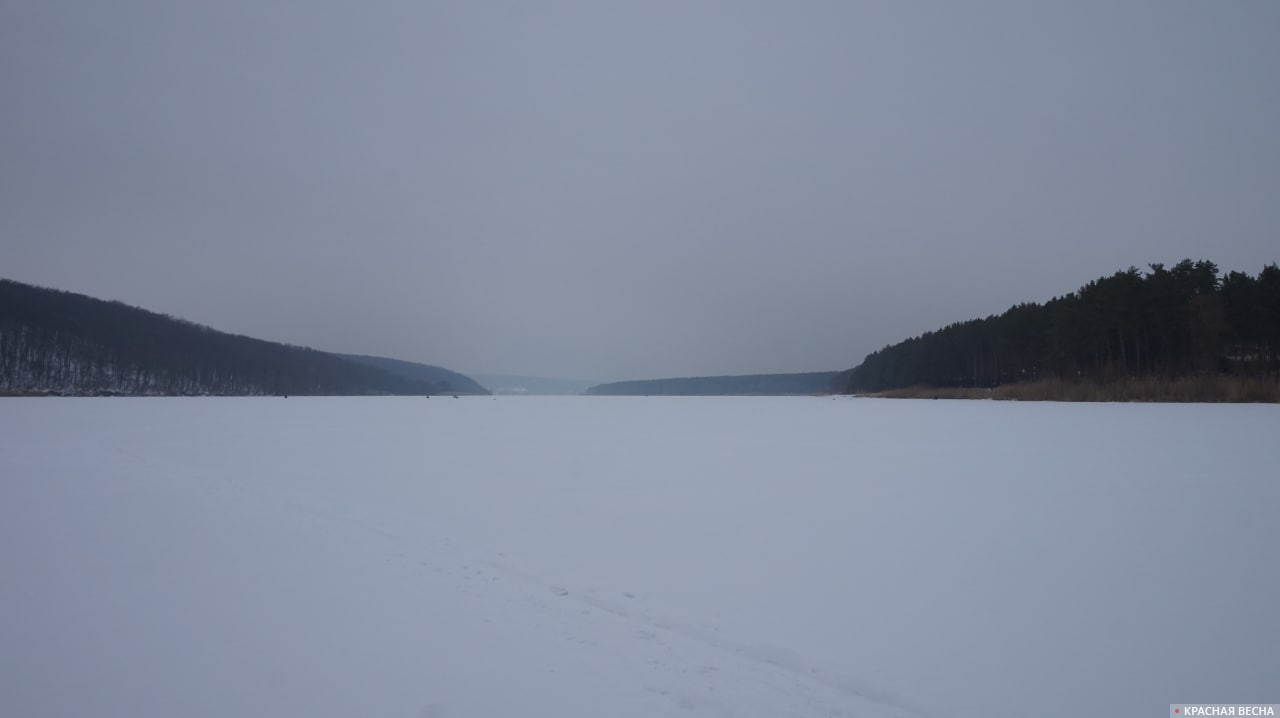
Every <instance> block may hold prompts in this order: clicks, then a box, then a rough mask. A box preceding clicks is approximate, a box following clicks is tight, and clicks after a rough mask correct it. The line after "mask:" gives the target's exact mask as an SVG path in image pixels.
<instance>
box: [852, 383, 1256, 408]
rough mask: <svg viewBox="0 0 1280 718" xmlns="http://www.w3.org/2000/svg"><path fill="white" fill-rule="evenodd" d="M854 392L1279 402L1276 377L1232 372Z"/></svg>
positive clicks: (1003, 398) (999, 398) (882, 395)
mask: <svg viewBox="0 0 1280 718" xmlns="http://www.w3.org/2000/svg"><path fill="white" fill-rule="evenodd" d="M855 396H863V397H874V398H884V399H994V400H997V401H1070V402H1147V403H1194V404H1240V403H1257V404H1273V403H1280V379H1274V378H1265V377H1233V376H1192V377H1183V378H1179V379H1155V378H1142V379H1122V380H1117V381H1109V382H1099V381H1090V380H1081V381H1065V380H1062V379H1043V380H1038V381H1027V382H1018V383H1016V384H1002V385H1000V386H996V387H989V388H987V387H930V386H910V387H904V388H902V389H886V390H884V391H877V392H869V393H859V394H855Z"/></svg>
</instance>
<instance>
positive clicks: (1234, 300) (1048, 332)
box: [836, 259, 1280, 393]
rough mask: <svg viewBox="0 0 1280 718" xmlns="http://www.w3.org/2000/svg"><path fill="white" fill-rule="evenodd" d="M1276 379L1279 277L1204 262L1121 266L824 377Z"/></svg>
mask: <svg viewBox="0 0 1280 718" xmlns="http://www.w3.org/2000/svg"><path fill="white" fill-rule="evenodd" d="M1278 373H1280V268H1277V266H1276V265H1275V264H1274V263H1272V264H1268V265H1266V266H1265V267H1263V268H1262V271H1261V272H1259V273H1258V275H1257V276H1251V275H1249V274H1245V273H1242V272H1234V271H1233V272H1230V273H1228V274H1226V275H1225V276H1220V275H1219V271H1218V265H1216V264H1214V263H1213V262H1210V261H1203V260H1202V261H1196V262H1193V261H1191V260H1190V259H1184V260H1182V261H1181V262H1178V263H1177V264H1175V265H1173V266H1172V267H1166V266H1165V265H1163V264H1151V265H1149V269H1148V270H1147V271H1145V272H1144V271H1140V270H1138V269H1137V268H1136V267H1129V268H1128V269H1126V270H1124V271H1119V272H1116V273H1115V274H1113V275H1111V276H1109V277H1101V278H1099V279H1096V280H1094V281H1092V282H1089V283H1088V284H1086V285H1084V286H1083V287H1081V288H1080V289H1079V290H1077V291H1075V292H1071V293H1068V294H1066V295H1063V296H1060V297H1054V298H1052V299H1050V300H1049V301H1047V302H1045V303H1043V304H1038V303H1035V302H1030V303H1024V304H1018V305H1016V306H1013V307H1011V308H1009V310H1008V311H1006V312H1004V313H1003V314H1000V315H992V316H989V317H987V318H985V319H972V320H969V321H964V322H958V323H955V324H952V325H950V326H947V327H945V328H943V329H939V330H937V331H932V332H926V333H924V334H922V335H920V336H918V337H914V338H912V339H908V340H906V341H903V342H900V343H898V344H893V345H890V346H887V347H885V348H883V349H881V350H879V351H876V352H872V353H871V354H870V355H868V356H867V357H866V359H864V360H863V361H862V363H861V364H859V365H858V366H856V367H854V368H853V369H850V370H849V371H847V372H843V373H842V374H840V375H839V376H837V378H836V388H837V389H838V390H841V391H846V392H851V393H862V392H877V391H885V390H891V389H900V388H904V387H909V386H934V387H995V386H1000V385H1004V384H1011V383H1016V382H1022V381H1034V380H1040V379H1066V380H1090V381H1097V382H1111V381H1116V380H1121V379H1129V378H1152V377H1154V378H1160V379H1178V378H1184V377H1188V376H1195V375H1205V374H1230V375H1239V376H1248V377H1258V376H1265V377H1275V376H1277V374H1278Z"/></svg>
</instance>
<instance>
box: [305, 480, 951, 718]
mask: <svg viewBox="0 0 1280 718" xmlns="http://www.w3.org/2000/svg"><path fill="white" fill-rule="evenodd" d="M289 508H290V509H291V510H293V511H296V512H299V513H300V514H302V515H305V516H308V517H310V518H312V519H315V520H318V521H321V522H327V523H334V524H339V525H342V526H344V527H345V528H347V529H350V530H354V531H355V532H362V533H366V534H367V536H368V538H370V539H373V540H375V542H376V540H377V539H386V540H388V541H389V542H390V545H389V546H387V547H386V548H384V549H383V559H384V560H389V561H397V562H400V563H401V564H403V565H405V566H406V567H408V568H409V569H410V570H412V569H413V568H414V567H417V568H418V569H420V570H421V571H425V572H426V573H427V574H429V575H430V576H432V577H434V579H435V580H436V581H439V582H443V583H444V584H446V585H449V586H454V587H456V590H458V591H459V592H461V593H463V594H465V595H466V596H468V597H469V599H472V600H474V601H476V602H478V603H479V604H481V605H484V606H485V607H486V608H489V609H493V608H494V607H498V610H494V611H492V613H493V615H494V616H499V617H500V616H507V615H525V614H526V613H527V612H528V611H530V610H532V611H534V612H536V613H537V614H540V615H542V616H543V617H545V618H546V619H547V621H548V623H549V624H550V625H554V626H555V627H556V630H557V632H558V634H559V636H560V638H561V639H562V640H563V641H564V642H566V643H570V644H574V645H576V646H580V647H581V648H582V649H583V650H586V651H590V652H591V654H592V656H593V658H594V659H596V660H599V661H603V662H607V663H608V664H610V665H611V666H612V668H613V672H617V673H619V674H623V675H628V676H633V677H635V679H636V680H637V682H638V683H639V684H640V685H641V687H642V688H643V690H644V691H645V692H647V693H651V694H653V695H654V696H657V697H660V698H661V699H662V701H661V702H662V704H665V707H666V712H667V713H669V714H672V715H707V716H714V717H716V718H734V717H746V716H761V717H763V716H821V717H823V718H858V717H860V716H867V717H870V716H884V717H885V718H931V717H930V716H928V715H927V714H926V713H924V712H922V711H920V710H919V709H914V708H911V707H909V706H907V705H905V704H904V702H903V701H902V699H901V698H900V697H897V696H893V695H889V694H885V693H878V692H876V691H875V690H874V689H873V688H870V687H868V686H865V685H862V684H860V683H858V682H857V681H856V680H855V679H853V678H851V677H847V676H840V675H836V674H832V673H829V672H827V671H825V670H823V669H821V668H820V667H818V666H816V665H812V664H810V663H809V662H808V661H806V660H805V659H804V658H803V657H801V656H800V655H798V654H796V653H794V652H793V651H791V650H789V649H786V648H781V647H777V646H762V645H746V644H742V643H738V642H735V641H733V640H731V639H730V638H727V637H724V636H722V635H720V633H719V631H718V629H717V628H715V627H714V626H699V625H695V624H693V623H690V622H688V621H685V620H682V619H678V618H674V617H670V616H662V617H657V616H654V615H652V614H651V612H650V611H648V610H647V609H646V607H645V603H644V601H643V599H642V598H640V597H638V596H637V595H636V594H634V593H630V592H627V591H620V590H608V589H601V588H598V587H596V586H589V585H588V586H572V587H571V586H570V585H569V584H568V583H567V582H564V581H548V580H546V579H544V578H542V577H539V576H535V575H533V574H531V573H528V572H526V571H524V570H521V569H520V568H518V567H516V566H512V565H509V564H507V563H505V562H504V561H503V560H502V557H501V556H497V557H491V558H478V557H475V556H467V555H465V554H464V552H463V551H461V550H460V549H459V548H458V547H456V546H455V545H454V544H453V543H452V542H451V541H450V540H449V539H447V538H438V539H436V540H435V541H434V542H432V543H431V544H430V545H427V546H424V545H419V546H417V547H410V546H408V541H407V540H406V539H405V538H404V537H402V536H399V535H397V534H395V533H393V532H391V531H386V530H384V529H381V528H379V527H377V526H374V525H371V524H369V523H366V522H363V521H358V520H353V519H348V518H344V517H342V516H339V515H336V514H332V513H328V512H323V511H317V510H314V509H308V508H304V507H300V506H296V505H292V506H289ZM504 604H505V606H506V607H511V606H515V607H516V608H518V610H516V611H514V612H513V611H510V610H502V608H503V605H504ZM491 620H500V619H491ZM421 714H422V715H423V716H424V717H430V718H448V717H449V716H451V715H454V714H453V713H451V712H450V711H449V708H448V706H445V705H442V704H435V703H432V704H428V705H426V706H424V707H423V709H422V713H421Z"/></svg>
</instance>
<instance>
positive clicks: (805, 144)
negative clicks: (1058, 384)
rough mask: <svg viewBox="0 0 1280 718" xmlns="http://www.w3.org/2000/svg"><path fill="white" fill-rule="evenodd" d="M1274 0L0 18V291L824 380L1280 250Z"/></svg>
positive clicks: (447, 8) (510, 369)
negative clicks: (918, 343)
mask: <svg viewBox="0 0 1280 718" xmlns="http://www.w3.org/2000/svg"><path fill="white" fill-rule="evenodd" d="M1278 128H1280V2H1274V1H1272V0H1262V1H1259V2H1243V1H1237V0H1226V1H1223V2H1210V1H1206V0H1197V1H1195V2H1186V3H1184V2H1175V1H1173V0H1156V1H1153V2H1116V1H1115V0H1105V1H1103V2H1078V1H1075V0H1073V1H1071V2H1067V1H1064V2H1058V3H1053V4H1050V3H1040V2H1022V1H1019V2H1007V3H988V2H938V3H915V2H912V3H899V2H882V3H881V2H877V3H856V2H851V1H850V2H846V1H844V0H840V1H837V2H783V1H781V0H779V1H777V2H769V3H757V2H737V1H735V2H697V1H695V0H671V1H661V0H658V1H651V2H610V1H608V0H596V1H591V2H580V3H579V2H574V3H567V2H552V1H545V2H539V1H537V0H528V1H525V0H516V1H511V2H489V1H486V0H471V1H469V2H447V3H446V2H427V1H419V0H404V1H401V2H371V1H361V2H354V1H353V2H320V1H317V0H306V1H305V2H304V1H299V2H270V1H264V0H253V1H252V2H246V1H242V0H218V1H217V2H209V1H207V0H202V1H201V2H181V1H178V0H156V1H155V2H137V1H134V0H112V1H111V2H101V1H99V0H92V1H88V2H56V1H48V0H3V2H0V276H3V277H8V278H11V279H17V280H20V281H25V282H31V283H36V284H41V285H45V286H53V287H57V288H59V289H67V290H72V291H77V292H82V293H85V294H90V295H94V296H99V297H103V298H107V299H119V300H121V301H125V302H128V303H131V304H137V305H141V306H143V307H146V308H148V309H153V310H156V311H161V312H165V313H168V314H173V315H176V316H181V317H184V318H187V319H191V320H193V321H198V322H201V323H205V324H209V325H211V326H214V327H216V328H218V329H222V330H227V331H233V332H237V333H243V334H250V335H254V336H259V337H263V338H267V339H273V340H279V341H286V342H290V343H295V344H303V345H308V346H312V347H315V348H318V349H326V350H334V351H343V352H359V353H368V354H381V355H386V356H392V357H397V358H402V359H408V360H414V361H423V362H427V363H433V364H439V365H443V366H446V367H449V368H451V369H455V370H458V371H462V372H464V373H467V372H471V373H479V372H507V373H521V374H540V375H549V376H566V377H577V378H586V379H595V380H613V379H628V378H645V377H664V376H683V375H699V374H732V373H755V372H783V371H813V370H824V369H843V368H848V367H850V366H853V365H854V364H857V363H858V362H859V361H860V360H861V359H862V357H863V356H864V355H865V354H866V353H867V352H869V351H872V350H874V349H877V348H879V347H881V346H883V345H885V344H887V343H891V342H896V341H898V340H900V339H903V338H906V337H907V336H909V335H914V334H918V333H920V332H922V331H926V330H929V329H934V328H938V327H940V326H942V325H945V324H948V323H950V322H953V321H957V320H963V319H968V318H972V317H975V316H985V315H987V314H991V313H998V312H1001V311H1003V310H1004V309H1006V308H1007V307H1008V306H1010V305H1011V304H1014V303H1016V302H1019V301H1024V300H1045V299H1048V298H1050V297H1051V296H1054V295H1057V294H1062V293H1065V292H1067V291H1072V290H1074V289H1076V288H1078V287H1079V286H1080V285H1081V284H1082V283H1084V282H1086V281H1088V280H1090V279H1093V278H1095V277H1097V276H1100V275H1103V274H1110V273H1112V272H1114V271H1115V270H1117V269H1122V268H1124V267H1127V266H1129V265H1137V266H1139V267H1145V265H1146V264H1147V263H1149V262H1156V261H1160V262H1166V263H1173V262H1176V261H1177V260H1179V259H1181V258H1183V257H1191V258H1194V259H1202V258H1203V259H1212V260H1214V261H1216V262H1218V263H1219V265H1220V266H1221V267H1222V269H1223V270H1224V271H1225V270H1230V269H1237V270H1242V271H1247V272H1249V273H1250V274H1256V273H1257V272H1258V271H1259V270H1260V269H1261V268H1262V266H1263V264H1265V263H1268V262H1275V261H1280V129H1278Z"/></svg>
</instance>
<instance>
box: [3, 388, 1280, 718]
mask: <svg viewBox="0 0 1280 718" xmlns="http://www.w3.org/2000/svg"><path fill="white" fill-rule="evenodd" d="M1277 430H1280V411H1278V410H1277V407H1274V406H1178V405H1174V406H1169V405H1162V406H1154V405H1060V404H1019V403H991V402H955V403H952V402H932V401H887V400H856V399H848V398H843V397H841V398H836V399H832V398H824V399H818V398H737V399H732V398H716V399H707V398H685V399H676V398H666V399H657V398H651V399H638V398H587V397H572V398H501V399H492V398H488V397H485V398H471V399H460V400H457V401H455V400H452V399H449V400H439V399H432V400H429V401H428V400H426V399H422V398H348V399H299V398H291V399H287V400H285V399H101V400H90V399H61V400H57V399H27V400H20V399H11V400H4V401H0V606H3V610H2V611H0V714H3V715H13V716H68V717H70V716H85V715H93V716H98V717H105V716H121V717H123V716H130V717H132V716H161V715H181V716H209V717H214V716H217V717H222V716H229V715H235V716H310V717H314V716H352V715H369V716H375V715H376V716H406V717H418V718H421V717H423V716H428V717H431V718H449V717H454V716H558V717H575V716H576V717H582V718H587V717H594V716H623V717H626V716H635V717H637V718H639V717H641V716H646V717H647V716H663V715H670V716H762V717H763V716H770V717H773V716H862V717H874V716H936V717H940V716H1027V715H1044V716H1067V715H1075V714H1077V712H1078V710H1079V708H1080V706H1081V705H1083V704H1087V705H1089V706H1093V707H1095V708H1096V709H1097V710H1098V711H1099V712H1100V713H1099V714H1104V713H1105V714H1110V715H1157V714H1159V713H1160V712H1161V711H1164V710H1166V709H1167V704H1168V703H1169V702H1170V701H1230V702H1242V703H1248V702H1274V701H1276V700H1280V697H1278V695H1280V694H1277V690H1280V683H1277V678H1276V677H1277V676H1278V675H1280V658H1278V656H1277V653H1276V646H1277V645H1280V612H1277V610H1276V606H1277V605H1280V572H1277V570H1276V566H1277V555H1278V551H1277V548H1280V544H1278V542H1277V536H1278V534H1277V525H1276V519H1277V514H1278V509H1280V484H1278V483H1277V481H1276V477H1275V467H1276V466H1278V465H1280V448H1278V446H1280V445H1278V444H1277V442H1276V436H1277V435H1280V434H1278V431H1277Z"/></svg>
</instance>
